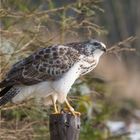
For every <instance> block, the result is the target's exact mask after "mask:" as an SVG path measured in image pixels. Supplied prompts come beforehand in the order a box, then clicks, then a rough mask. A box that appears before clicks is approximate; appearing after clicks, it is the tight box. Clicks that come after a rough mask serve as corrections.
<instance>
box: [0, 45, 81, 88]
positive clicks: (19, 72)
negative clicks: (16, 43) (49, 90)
mask: <svg viewBox="0 0 140 140" xmlns="http://www.w3.org/2000/svg"><path fill="white" fill-rule="evenodd" d="M79 56H80V55H79V54H78V51H77V50H75V49H74V48H71V47H68V46H62V45H58V46H52V47H48V48H42V49H40V50H38V51H37V52H35V53H34V54H32V55H30V56H29V57H27V58H25V59H23V60H22V61H19V62H18V63H16V64H15V65H13V67H12V68H11V70H10V71H9V72H8V74H7V76H6V78H5V79H4V80H3V81H2V83H0V84H1V85H4V86H5V87H6V86H11V85H16V84H25V85H33V84H36V83H39V82H42V81H45V80H55V79H57V78H60V77H61V76H62V75H63V74H64V73H66V72H67V71H68V70H69V69H70V68H71V67H72V66H73V65H74V63H76V62H77V61H79Z"/></svg>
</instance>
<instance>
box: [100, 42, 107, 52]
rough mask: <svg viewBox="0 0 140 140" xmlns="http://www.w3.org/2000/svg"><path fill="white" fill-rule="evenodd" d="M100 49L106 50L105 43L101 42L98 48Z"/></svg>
mask: <svg viewBox="0 0 140 140" xmlns="http://www.w3.org/2000/svg"><path fill="white" fill-rule="evenodd" d="M100 49H101V50H102V51H104V52H106V45H105V44H103V43H101V48H100Z"/></svg>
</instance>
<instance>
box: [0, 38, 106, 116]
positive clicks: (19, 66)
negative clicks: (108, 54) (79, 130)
mask: <svg viewBox="0 0 140 140" xmlns="http://www.w3.org/2000/svg"><path fill="white" fill-rule="evenodd" d="M105 51H106V46H105V44H103V43H102V42H100V41H97V40H95V39H90V40H87V41H83V42H73V43H69V44H65V45H53V46H49V47H47V48H41V49H39V50H37V51H36V52H35V53H33V54H32V55H30V56H29V57H27V58H25V59H23V60H21V61H19V62H17V63H16V64H14V65H13V66H12V68H11V69H10V71H9V72H8V73H7V74H6V76H5V78H4V79H3V81H1V82H0V88H2V90H1V92H0V97H1V98H0V106H2V105H4V104H6V103H7V102H9V101H12V102H13V103H20V102H22V101H23V100H25V99H30V98H34V97H37V98H42V99H43V101H45V103H46V105H48V104H52V105H54V110H55V113H58V108H57V105H56V102H59V103H63V102H66V105H67V107H68V109H69V111H70V112H71V113H72V114H73V115H77V114H78V112H76V111H75V110H74V109H73V107H72V106H71V105H70V104H69V102H68V100H67V94H68V92H69V90H70V88H71V86H72V85H73V84H74V82H75V80H76V79H77V78H78V77H80V76H81V75H85V74H87V73H89V72H90V71H92V70H93V69H94V68H95V67H96V66H97V64H98V61H99V58H100V56H101V55H102V54H103V53H104V52H105Z"/></svg>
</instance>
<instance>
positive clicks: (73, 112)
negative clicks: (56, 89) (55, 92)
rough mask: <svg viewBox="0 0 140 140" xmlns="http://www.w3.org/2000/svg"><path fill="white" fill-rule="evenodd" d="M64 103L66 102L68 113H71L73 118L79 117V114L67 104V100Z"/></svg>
mask: <svg viewBox="0 0 140 140" xmlns="http://www.w3.org/2000/svg"><path fill="white" fill-rule="evenodd" d="M65 102H66V105H67V107H68V109H69V111H70V112H71V113H72V115H73V116H80V115H81V113H80V112H77V111H75V110H74V108H73V107H72V106H71V105H70V103H69V102H68V100H67V99H66V100H65Z"/></svg>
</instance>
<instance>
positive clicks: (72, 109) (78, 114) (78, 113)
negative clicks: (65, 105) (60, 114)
mask: <svg viewBox="0 0 140 140" xmlns="http://www.w3.org/2000/svg"><path fill="white" fill-rule="evenodd" d="M69 111H70V112H71V114H72V115H73V116H75V117H76V116H80V115H81V113H80V112H77V111H75V110H74V108H72V107H71V108H69Z"/></svg>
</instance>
